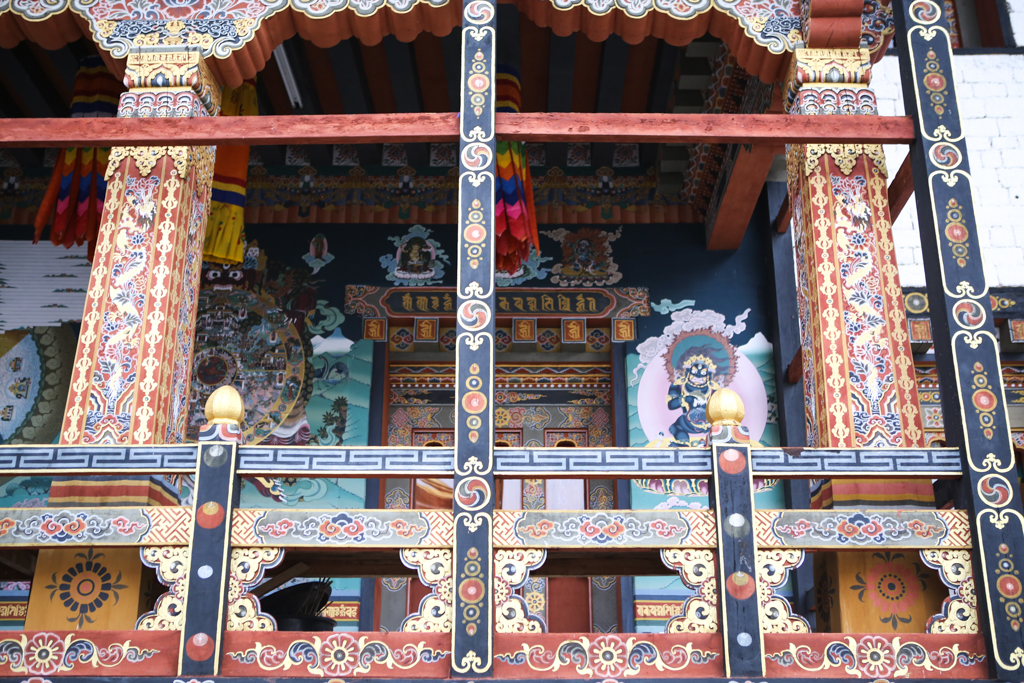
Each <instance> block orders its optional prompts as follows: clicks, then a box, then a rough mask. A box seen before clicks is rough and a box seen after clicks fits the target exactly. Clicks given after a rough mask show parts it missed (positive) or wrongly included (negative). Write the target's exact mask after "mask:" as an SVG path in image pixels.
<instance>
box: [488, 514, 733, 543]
mask: <svg viewBox="0 0 1024 683" xmlns="http://www.w3.org/2000/svg"><path fill="white" fill-rule="evenodd" d="M712 515H713V513H712V512H711V510H587V511H570V510H496V511H495V512H494V539H493V542H494V547H495V548H590V549H595V550H600V549H604V550H607V549H609V548H712V547H714V546H715V545H716V536H715V523H714V518H713V516H712Z"/></svg>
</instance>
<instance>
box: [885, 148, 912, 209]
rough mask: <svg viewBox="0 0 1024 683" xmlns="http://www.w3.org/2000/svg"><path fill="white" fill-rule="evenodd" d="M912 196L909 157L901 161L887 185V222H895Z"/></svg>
mask: <svg viewBox="0 0 1024 683" xmlns="http://www.w3.org/2000/svg"><path fill="white" fill-rule="evenodd" d="M913 196H914V172H913V170H912V169H911V168H910V155H909V154H908V155H907V158H906V159H904V160H903V165H902V166H900V170H898V171H896V175H894V176H893V178H892V182H891V183H889V220H890V221H891V222H893V223H895V222H896V218H897V216H899V215H900V212H901V211H903V207H904V206H906V205H907V202H908V201H910V198H911V197H913Z"/></svg>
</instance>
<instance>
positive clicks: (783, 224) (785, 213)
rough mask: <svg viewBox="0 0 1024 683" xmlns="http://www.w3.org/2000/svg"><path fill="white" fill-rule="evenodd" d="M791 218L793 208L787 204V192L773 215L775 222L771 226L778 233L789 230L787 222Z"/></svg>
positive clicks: (788, 222)
mask: <svg viewBox="0 0 1024 683" xmlns="http://www.w3.org/2000/svg"><path fill="white" fill-rule="evenodd" d="M792 220H793V208H792V207H791V206H790V205H789V193H788V192H787V193H786V196H785V197H784V198H783V200H782V206H780V207H779V213H778V215H777V216H775V223H774V224H773V225H772V227H774V228H775V232H777V233H779V234H780V235H781V234H782V233H784V232H786V231H787V230H789V224H790V222H792Z"/></svg>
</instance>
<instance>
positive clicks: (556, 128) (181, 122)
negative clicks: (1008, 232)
mask: <svg viewBox="0 0 1024 683" xmlns="http://www.w3.org/2000/svg"><path fill="white" fill-rule="evenodd" d="M836 119H841V120H836ZM496 127H497V133H498V138H499V139H503V140H520V141H526V142H547V141H575V142H691V143H692V142H721V143H732V142H740V143H758V142H774V143H778V144H782V143H811V142H877V143H885V144H908V143H909V142H910V141H911V140H912V138H913V123H912V121H911V119H910V118H908V117H904V116H843V117H831V116H782V115H776V114H580V113H562V114H557V113H556V114H551V113H530V114H497V121H496ZM457 138H458V118H457V115H456V114H454V113H422V114H352V115H344V116H327V115H313V114H308V115H299V116H245V117H230V118H219V117H218V118H196V119H171V118H144V119H143V118H140V119H117V118H82V119H49V118H44V119H0V147H70V146H83V145H91V146H94V147H113V146H115V145H151V144H154V143H155V142H162V141H169V142H170V141H173V142H174V143H175V144H178V145H218V144H219V145H282V144H307V145H312V144H333V143H341V144H358V143H380V142H454V141H455V140H456V139H457Z"/></svg>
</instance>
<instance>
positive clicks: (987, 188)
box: [871, 0, 1024, 287]
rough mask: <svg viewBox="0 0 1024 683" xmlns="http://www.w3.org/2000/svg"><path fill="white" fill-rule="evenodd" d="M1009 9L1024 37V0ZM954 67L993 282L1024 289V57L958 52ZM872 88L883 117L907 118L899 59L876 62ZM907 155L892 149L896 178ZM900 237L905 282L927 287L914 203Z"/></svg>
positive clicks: (896, 229)
mask: <svg viewBox="0 0 1024 683" xmlns="http://www.w3.org/2000/svg"><path fill="white" fill-rule="evenodd" d="M1009 5H1010V10H1011V14H1010V17H1011V19H1012V21H1013V25H1014V28H1015V29H1017V30H1015V33H1016V34H1017V35H1018V36H1024V0H1011V2H1010V3H1009ZM1018 24H1019V26H1018ZM1021 42H1024V41H1021ZM954 69H955V71H956V73H955V76H956V83H957V87H958V89H959V90H958V92H959V99H960V115H961V117H962V118H963V121H964V129H965V133H966V135H967V149H968V153H969V154H970V161H971V172H972V175H973V178H974V192H975V202H976V212H977V219H978V229H979V235H978V242H979V243H980V244H981V248H982V250H983V254H984V259H985V277H986V279H987V281H988V284H989V286H993V287H1014V286H1016V287H1019V286H1024V55H1006V54H986V55H956V56H955V57H954ZM871 84H872V86H873V87H874V88H875V94H876V96H877V97H878V109H879V114H881V115H883V116H894V115H902V114H903V111H904V110H903V93H902V92H901V90H900V76H899V64H898V61H897V59H896V56H895V55H888V56H886V57H883V58H882V60H881V61H880V62H879V63H878V64H876V65H875V67H874V69H873V76H872V80H871ZM906 154H907V148H906V147H905V146H899V145H892V146H886V148H885V156H886V163H887V165H888V168H889V177H890V179H891V178H892V177H893V176H895V175H896V171H897V170H898V169H899V167H900V164H902V163H903V159H904V157H905V156H906ZM893 239H894V241H895V242H896V258H897V261H898V263H899V267H900V282H901V284H902V285H903V286H905V287H920V286H923V285H924V267H923V265H922V259H921V240H920V234H919V232H918V225H917V208H916V206H915V203H914V199H911V201H910V202H908V203H907V206H906V207H905V208H904V209H903V213H901V214H900V216H899V218H898V219H897V220H896V223H895V225H894V226H893Z"/></svg>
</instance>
